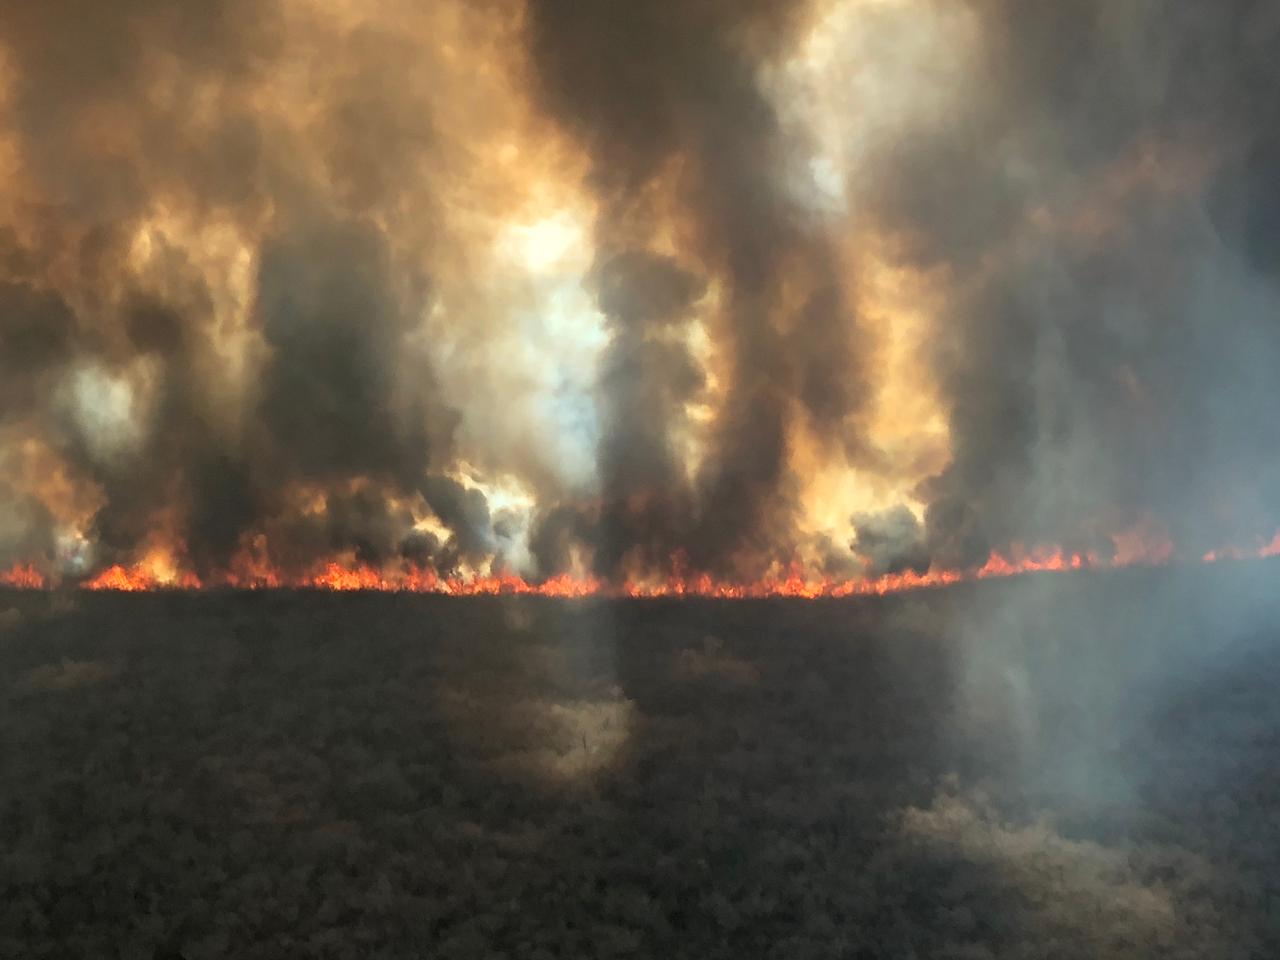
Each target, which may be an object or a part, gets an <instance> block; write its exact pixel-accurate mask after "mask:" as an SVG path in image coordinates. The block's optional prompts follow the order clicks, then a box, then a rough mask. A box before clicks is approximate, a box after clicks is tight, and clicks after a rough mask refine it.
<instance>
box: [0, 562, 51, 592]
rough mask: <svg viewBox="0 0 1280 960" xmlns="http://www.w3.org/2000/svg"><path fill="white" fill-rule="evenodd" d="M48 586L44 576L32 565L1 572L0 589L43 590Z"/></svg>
mask: <svg viewBox="0 0 1280 960" xmlns="http://www.w3.org/2000/svg"><path fill="white" fill-rule="evenodd" d="M46 585H47V581H46V580H45V576H44V574H43V573H41V572H40V571H39V570H37V569H36V568H35V567H34V566H32V565H31V564H23V565H20V566H15V567H13V568H11V569H9V570H3V571H0V587H12V588H13V589H15V590H43V589H44V588H45V586H46Z"/></svg>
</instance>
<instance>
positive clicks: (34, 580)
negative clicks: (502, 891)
mask: <svg viewBox="0 0 1280 960" xmlns="http://www.w3.org/2000/svg"><path fill="white" fill-rule="evenodd" d="M1113 541H1114V543H1115V547H1116V549H1115V553H1114V554H1113V555H1112V556H1111V557H1109V558H1103V557H1099V556H1098V555H1097V554H1095V553H1081V552H1074V553H1072V552H1066V551H1064V550H1062V549H1060V548H1056V547H1055V548H1032V549H1029V550H1028V549H1024V548H1022V547H1021V546H1019V545H1016V544H1015V545H1013V546H1011V547H1009V548H1007V549H1006V550H1004V551H1000V552H997V551H993V552H992V553H991V555H990V556H989V557H988V558H987V560H986V562H985V563H983V564H982V565H981V566H980V567H975V568H971V569H967V570H959V569H930V570H928V571H925V572H923V573H921V572H917V571H914V570H907V571H903V572H901V573H888V574H883V575H881V576H874V577H867V576H864V577H849V578H833V577H828V576H822V575H815V574H813V573H812V572H810V571H807V570H805V569H804V568H803V567H802V566H800V565H798V564H793V565H791V566H790V567H786V568H777V569H775V570H774V571H773V572H771V573H768V574H766V575H765V576H762V577H760V578H758V579H755V580H751V581H747V582H741V581H735V580H729V579H722V578H718V577H716V576H713V575H712V574H709V573H697V572H689V571H688V569H687V566H688V565H687V561H686V560H685V558H684V557H683V556H682V555H679V554H677V555H676V556H674V557H672V560H671V572H670V573H669V574H668V575H667V576H665V577H655V578H652V579H649V578H632V579H624V580H622V581H620V582H617V581H609V580H603V579H600V578H597V577H593V576H590V575H585V574H560V575H557V576H554V577H551V578H549V579H547V580H542V581H537V582H531V581H529V580H526V579H525V578H524V577H522V576H520V575H518V574H514V573H504V572H494V573H487V574H474V575H449V576H445V575H441V574H439V573H437V572H436V571H434V570H430V569H420V568H417V567H413V566H389V567H387V568H381V569H380V568H377V567H373V566H370V565H368V564H362V563H357V562H355V561H354V559H353V558H352V557H351V556H350V555H349V554H348V555H346V556H345V557H336V558H333V559H330V560H328V561H325V562H324V563H322V564H319V565H318V566H316V567H314V568H312V569H311V570H309V571H307V572H304V573H301V574H294V575H291V574H288V573H285V572H283V571H281V570H279V569H277V568H276V567H274V566H273V565H272V563H271V560H270V558H269V555H268V552H267V549H266V543H265V540H264V539H263V538H262V537H257V538H255V539H254V540H252V541H251V542H249V543H247V544H245V545H244V547H243V548H242V550H241V551H240V553H239V555H237V557H236V558H235V559H234V560H233V561H232V563H231V565H230V566H229V568H228V569H227V570H225V571H223V572H222V573H220V574H217V575H214V576H211V577H209V578H208V579H206V580H202V579H201V578H200V577H198V576H196V575H195V574H194V573H192V572H190V571H188V570H183V569H180V568H178V567H176V566H175V563H174V561H173V559H172V556H173V554H172V552H165V551H159V550H153V551H152V552H151V553H149V554H148V555H147V556H145V557H144V558H143V559H142V560H141V561H140V562H138V563H137V564H134V565H132V566H124V565H121V564H116V565H113V566H110V567H107V568H106V569H104V570H102V571H100V572H99V573H97V574H96V575H95V576H94V577H93V578H92V579H90V580H86V581H83V582H82V583H81V584H80V587H81V588H83V589H87V590H103V591H124V592H139V591H149V590H201V589H204V588H228V589H239V590H243V589H250V590H253V589H281V588H287V589H302V590H329V591H354V590H363V591H402V592H407V593H437V594H446V595H450V596H498V595H502V596H509V595H536V596H543V597H560V598H581V597H636V598H646V597H651V598H657V597H676V598H678V597H702V598H710V599H751V598H765V597H795V598H804V599H814V598H820V597H852V596H878V595H883V594H888V593H900V592H903V591H907V590H921V589H929V588H934V587H943V586H948V585H950V584H954V583H960V582H964V581H972V580H985V579H989V578H995V577H1013V576H1020V575H1024V574H1029V573H1037V572H1063V571H1071V570H1105V569H1113V568H1118V567H1127V566H1135V565H1137V566H1161V565H1165V564H1168V563H1171V562H1173V561H1174V560H1175V558H1176V556H1177V555H1176V552H1175V550H1174V547H1173V544H1172V543H1171V542H1170V541H1169V539H1168V538H1167V537H1164V536H1143V535H1142V533H1141V532H1134V533H1129V534H1124V535H1119V536H1116V537H1113ZM1273 556H1280V531H1278V532H1277V533H1276V534H1275V535H1274V536H1273V537H1272V538H1271V539H1270V540H1265V541H1264V540H1263V539H1262V538H1259V539H1258V540H1257V541H1255V543H1254V544H1253V545H1252V546H1251V547H1240V546H1224V547H1221V548H1219V549H1216V550H1210V551H1208V552H1207V553H1204V554H1203V555H1202V556H1201V557H1200V561H1201V562H1202V563H1218V562H1223V561H1229V560H1245V559H1254V558H1265V557H1273ZM55 582H56V578H51V577H50V576H49V575H47V574H45V573H44V572H42V571H41V570H40V569H39V568H38V567H37V566H35V565H33V564H24V565H19V566H15V567H12V568H11V569H9V570H8V571H3V572H0V587H10V588H17V589H33V590H38V589H45V588H48V587H49V586H51V585H52V584H53V583H55Z"/></svg>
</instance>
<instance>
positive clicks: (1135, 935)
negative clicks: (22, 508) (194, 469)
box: [0, 563, 1280, 960]
mask: <svg viewBox="0 0 1280 960" xmlns="http://www.w3.org/2000/svg"><path fill="white" fill-rule="evenodd" d="M1277 572H1278V571H1277V568H1276V566H1275V565H1274V564H1268V563H1262V564H1250V565H1244V564H1239V565H1224V566H1222V567H1221V568H1215V569H1200V570H1195V571H1179V570H1160V571H1142V570H1131V571H1116V572H1112V573H1109V574H1106V575H1090V574H1072V575H1061V576H1032V577H1025V578H1019V579H1017V580H1013V581H1007V582H989V583H982V584H974V585H966V586H961V587H955V588H951V589H947V590H938V591H923V592H919V593H914V594H909V595H902V596H896V597H886V598H883V599H859V600H841V601H727V602H725V601H607V602H606V601H590V602H559V601H550V600H544V599H538V598H528V597H511V598H502V597H499V598H465V599H461V598H448V597H430V596H427V597H423V596H403V595H386V594H352V595H326V594H316V593H296V594H295V593H284V592H280V593H262V594H244V593H226V594H151V595H140V596H123V595H109V594H108V595H86V594H77V593H70V594H56V593H52V594H39V593H8V594H3V595H0V631H2V632H0V683H2V684H3V688H2V692H0V751H2V754H0V756H3V763H4V770H5V774H4V776H3V778H0V834H2V837H3V843H2V844H0V848H2V849H0V911H2V912H0V955H2V956H14V957H17V956H22V957H60V958H61V957H77V956H84V957H117V956H118V957H123V958H162V957H163V958H167V957H185V958H187V960H199V958H205V957H221V956H236V957H263V958H268V957H269V958H280V957H293V956H299V957H302V956H306V957H418V956H440V957H493V956H508V957H530V958H534V957H553V956H598V957H604V956H623V955H639V956H667V957H674V956H689V957H699V958H710V957H757V956H759V957H766V956H779V957H784V956H785V957H827V956H831V957H836V956H850V957H880V956H886V957H887V956H892V957H906V956H920V957H954V958H985V957H1037V958H1039V957H1100V956H1101V957H1111V956H1116V957H1119V956H1135V955H1141V956H1169V957H1208V956H1213V957H1232V956H1240V957H1246V956H1268V955H1275V954H1276V952H1277V951H1278V950H1280V919H1277V918H1280V910H1278V909H1277V906H1278V905H1280V869H1278V865H1280V864H1278V862H1280V794H1278V792H1277V786H1278V784H1280V773H1277V771H1276V764H1275V757H1276V746H1277V743H1280V708H1277V707H1276V706H1275V700H1274V696H1273V691H1274V689H1275V685H1276V682H1277V680H1280V644H1277V643H1276V635H1275V629H1274V627H1272V626H1270V624H1271V622H1272V617H1271V614H1272V613H1274V611H1273V610H1271V609H1269V608H1268V605H1267V602H1266V598H1267V596H1268V594H1269V593H1270V585H1271V583H1272V582H1273V581H1274V578H1275V576H1276V573H1277Z"/></svg>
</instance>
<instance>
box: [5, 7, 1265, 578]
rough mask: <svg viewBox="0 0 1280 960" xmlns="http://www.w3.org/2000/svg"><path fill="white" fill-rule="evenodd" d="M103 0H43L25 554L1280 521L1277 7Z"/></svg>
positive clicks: (1099, 530) (852, 544)
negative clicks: (109, 0)
mask: <svg viewBox="0 0 1280 960" xmlns="http://www.w3.org/2000/svg"><path fill="white" fill-rule="evenodd" d="M100 6H101V5H95V4H88V3H85V2H83V0H60V2H58V3H53V4H44V5H38V4H34V5H33V4H30V3H25V2H0V172H3V182H2V185H0V567H4V566H7V565H8V564H9V563H17V562H34V563H36V564H38V565H39V566H40V567H41V568H42V569H45V570H47V571H48V572H49V573H51V574H55V575H60V576H63V577H73V578H74V577H83V576H90V575H92V574H94V573H95V572H96V571H98V570H101V569H102V568H104V567H106V566H108V565H110V564H116V563H119V564H125V565H128V564H137V563H142V562H151V563H160V562H161V561H160V560H157V558H158V557H159V558H162V560H163V565H164V566H165V568H166V569H168V570H170V571H172V570H185V571H190V572H192V573H195V574H197V575H199V576H200V577H202V578H209V577H216V576H217V575H218V574H219V573H231V574H236V575H238V576H241V577H244V576H249V577H252V576H255V575H258V574H260V573H261V571H262V570H263V569H265V568H271V569H279V570H285V571H289V570H307V569H312V568H315V567H316V566H317V565H319V564H323V563H326V562H328V561H330V560H336V561H337V562H339V563H341V564H344V565H353V564H359V565H362V566H370V567H375V568H385V567H388V566H396V565H409V566H412V567H415V568H426V569H431V570H434V571H437V572H439V573H449V574H455V573H457V574H466V573H468V572H471V573H474V572H501V571H505V570H512V571H517V572H520V573H523V574H526V575H529V576H534V575H543V576H547V575H551V574H555V573H559V572H563V571H578V572H589V573H592V574H595V575H597V576H602V577H606V578H611V579H625V578H644V577H647V576H663V575H665V574H667V573H669V572H670V571H672V570H673V569H679V570H690V571H704V572H708V573H712V574H714V575H717V576H719V577H725V578H751V577H756V576H759V575H761V574H763V573H765V572H766V571H769V570H774V571H777V570H779V569H785V568H787V567H789V566H790V565H792V564H801V565H804V566H807V567H808V568H810V569H812V570H816V571H829V570H857V571H861V572H862V573H865V574H867V575H872V576H879V575H886V574H889V575H892V574H901V573H904V572H908V571H910V572H914V573H922V572H924V571H927V570H929V569H930V568H934V569H939V568H953V567H968V566H976V565H980V564H982V563H983V562H984V561H985V560H986V559H987V557H988V556H989V554H990V553H991V552H992V551H993V550H994V551H1003V552H1006V553H1007V552H1009V551H1011V550H1013V551H1016V550H1026V549H1032V548H1035V547H1039V546H1045V545H1052V546H1056V547H1061V548H1062V549H1063V550H1066V551H1068V552H1071V553H1079V554H1081V555H1089V556H1101V557H1104V558H1105V557H1107V556H1110V555H1113V554H1116V553H1122V552H1123V551H1124V550H1125V549H1127V548H1126V546H1125V544H1126V542H1127V541H1126V537H1130V538H1131V537H1133V536H1141V537H1145V538H1147V539H1160V540H1163V539H1168V540H1169V541H1171V542H1172V543H1173V544H1176V545H1177V549H1178V550H1180V551H1183V552H1185V553H1186V555H1188V556H1199V555H1200V553H1202V552H1203V551H1205V550H1207V549H1210V548H1213V547H1218V546H1221V545H1223V544H1231V543H1246V544H1247V543H1251V542H1253V539H1254V538H1256V537H1259V536H1262V537H1264V538H1269V537H1270V536H1271V534H1272V533H1273V532H1274V531H1275V530H1276V528H1277V526H1280V457H1277V455H1276V451H1277V450H1278V449H1280V417H1277V416H1276V415H1275V409H1276V396H1277V389H1276V386H1275V374H1274V370H1275V369H1276V368H1277V362H1280V327H1278V326H1277V324H1276V322H1275V321H1276V316H1277V311H1278V308H1280V298H1278V290H1277V284H1278V283H1280V254H1278V253H1277V251H1280V189H1278V188H1277V186H1276V177H1275V166H1276V161H1277V159H1278V158H1280V93H1278V92H1277V91H1280V85H1278V84H1277V83H1276V81H1277V80H1280V76H1278V75H1277V71H1278V69H1280V68H1277V67H1276V66H1275V65H1274V60H1275V58H1274V56H1272V50H1273V49H1274V44H1275V41H1276V40H1277V39H1280V36H1278V34H1280V17H1278V16H1277V14H1276V12H1275V11H1274V9H1273V5H1270V4H1266V3H1262V2H1257V0H1233V2H1231V3H1229V4H1228V5H1227V6H1226V7H1221V6H1219V7H1215V8H1214V9H1213V10H1212V11H1210V10H1207V9H1204V8H1202V6H1200V5H1196V4H1192V3H1190V2H1176V3H1173V4H1156V3H1151V2H1145V0H1126V2H1121V3H1102V2H1100V0H1099V2H1096V3H1095V2H1089V3H1084V4H1075V5H1070V6H1067V5H1043V4H1041V5H1026V4H1018V3H1014V2H1005V0H970V2H967V3H963V4H940V3H935V2H933V0H900V2H897V3H883V2H875V3H872V2H867V0H750V2H746V3H725V2H719V0H705V2H703V0H699V2H694V3H688V4H670V3H656V2H637V3H628V4H622V5H618V4H587V5H582V4H576V3H570V2H568V0H486V2H484V3H479V4H473V3H464V2H457V3H450V2H446V3H442V4H432V5H427V7H429V9H427V8H424V6H423V5H421V4H414V3H410V2H408V0H380V2H377V3H373V4H365V5H354V4H347V3H344V2H339V0H331V2H318V3H317V2H304V0H270V2H266V3H240V2H232V3H223V4H214V5H209V4H200V3H169V2H164V3H162V2H158V0H130V2H128V3H122V4H114V5H111V6H110V8H109V9H107V8H101V9H100ZM1134 531H1137V533H1136V534H1135V533H1134Z"/></svg>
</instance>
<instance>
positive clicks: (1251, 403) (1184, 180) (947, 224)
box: [874, 2, 1280, 563]
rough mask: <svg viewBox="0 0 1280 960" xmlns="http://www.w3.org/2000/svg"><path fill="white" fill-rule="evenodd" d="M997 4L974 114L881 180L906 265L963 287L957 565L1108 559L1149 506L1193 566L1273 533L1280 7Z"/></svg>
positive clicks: (941, 327)
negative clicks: (1017, 550)
mask: <svg viewBox="0 0 1280 960" xmlns="http://www.w3.org/2000/svg"><path fill="white" fill-rule="evenodd" d="M973 11H974V12H975V13H976V14H977V15H978V16H979V17H980V18H981V23H982V27H981V30H980V35H981V36H982V38H983V47H984V49H983V60H982V64H981V67H982V69H981V71H980V74H979V76H980V80H978V81H977V82H976V87H975V90H974V91H973V92H972V95H971V96H969V97H968V98H967V99H966V103H965V107H964V110H963V112H962V113H960V114H959V115H956V116H948V117H946V118H945V119H944V120H942V121H941V122H939V123H937V124H936V125H933V126H928V127H925V128H921V129H913V130H911V131H910V132H909V134H908V135H906V136H904V137H903V138H901V139H900V140H899V141H898V142H896V143H894V144H893V145H892V146H891V147H890V148H888V149H887V150H886V153H885V156H884V157H883V162H882V163H881V164H880V166H879V168H878V170H877V172H876V176H875V178H874V183H875V191H874V203H875V210H876V216H877V218H878V220H879V222H880V223H881V224H882V226H883V228H884V229H885V230H886V231H887V232H889V233H890V234H891V235H893V236H894V237H896V238H897V241H898V246H899V249H900V250H901V251H902V253H904V254H905V255H906V256H907V257H909V258H910V260H911V261H913V262H915V263H916V264H917V265H919V266H921V267H922V268H925V269H930V270H938V269H944V270H946V271H948V272H949V273H950V275H952V276H953V277H955V278H956V285H957V289H956V291H955V294H954V296H953V297H952V298H951V299H950V301H949V303H948V305H947V308H946V312H945V315H944V316H942V317H940V318H939V322H938V331H939V334H938V336H937V339H936V343H935V345H934V356H933V363H934V365H935V367H936V371H937V376H938V379H939V381H940V383H941V385H942V388H943V391H944V395H945V400H946V404H947V406H948V408H949V410H950V426H951V435H952V447H953V462H952V463H951V465H950V466H949V467H948V468H947V469H946V471H945V472H944V473H943V474H942V475H940V476H939V477H937V478H935V479H934V480H933V481H931V482H930V483H929V484H927V485H926V488H925V490H924V491H923V492H924V495H925V498H926V500H927V501H928V503H929V508H928V519H927V526H928V538H929V543H930V549H931V553H932V555H933V556H934V557H935V558H936V559H938V560H939V561H941V562H943V563H972V562H980V560H981V559H982V558H983V557H984V556H986V554H987V551H988V550H989V549H990V548H991V547H993V546H999V545H1001V544H1006V543H1009V542H1011V541H1021V542H1025V543H1031V542H1059V543H1066V544H1068V545H1074V546H1077V547H1088V546H1089V545H1090V544H1091V543H1093V542H1096V539H1091V538H1096V537H1097V535H1098V534H1100V533H1102V532H1105V531H1107V530H1114V529H1116V528H1117V527H1119V526H1123V524H1124V523H1125V522H1126V520H1127V521H1128V522H1132V520H1133V518H1135V517H1141V516H1143V515H1144V514H1147V515H1152V514H1154V515H1155V516H1156V517H1157V518H1158V522H1159V524H1161V525H1163V526H1165V527H1166V528H1167V529H1168V530H1169V531H1170V533H1171V535H1172V538H1173V540H1174V542H1175V543H1179V544H1184V545H1186V546H1187V547H1189V548H1190V549H1191V550H1196V549H1203V548H1204V546H1206V545H1209V544H1211V543H1212V542H1213V541H1214V538H1215V537H1216V538H1219V540H1220V539H1221V538H1223V537H1226V538H1228V539H1229V538H1231V537H1233V536H1234V537H1248V536H1250V535H1251V531H1252V533H1257V532H1258V531H1259V530H1264V531H1266V530H1270V529H1273V528H1274V526H1275V524H1276V522H1277V520H1280V516H1278V515H1277V512H1276V508H1275V496H1274V491H1275V490H1276V489H1277V487H1276V481H1277V478H1278V474H1277V466H1278V461H1277V458H1276V457H1275V455H1274V451H1275V450H1276V449H1277V447H1276V444H1277V441H1280V420H1278V419H1277V418H1276V417H1275V416H1274V413H1273V411H1274V396H1275V375H1274V370H1275V362H1276V360H1277V359H1278V358H1280V327H1277V326H1276V323H1275V318H1276V315H1277V309H1278V308H1280V300H1277V298H1276V292H1277V291H1276V289H1275V285H1274V278H1275V274H1274V270H1275V263H1276V261H1275V256H1276V253H1275V251H1276V246H1275V242H1274V241H1275V240H1276V238H1277V231H1276V224H1277V223H1280V194H1277V192H1276V187H1275V183H1276V180H1275V166H1274V164H1273V163H1271V162H1270V161H1271V159H1274V157H1275V156H1276V151H1275V142H1276V139H1275V138H1276V134H1275V130H1276V126H1277V120H1278V119H1280V112H1278V111H1277V106H1278V104H1280V96H1278V95H1277V90H1278V89H1280V86H1278V85H1277V80H1280V70H1278V68H1277V67H1276V65H1275V64H1276V60H1275V58H1274V56H1272V50H1273V49H1274V44H1275V41H1276V40H1277V38H1280V21H1278V20H1277V17H1276V14H1275V7H1274V5H1272V4H1265V3H1252V2H1240V3H1230V4H1227V5H1226V6H1215V7H1214V8H1213V9H1212V10H1210V9H1209V8H1206V7H1204V6H1202V5H1198V4H1193V3H1173V4H1146V3H1137V2H1133V3H1121V4H1109V3H1106V4H1104V3H1086V4H1072V5H1062V4H1018V3H1004V2H983V3H974V4H973Z"/></svg>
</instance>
